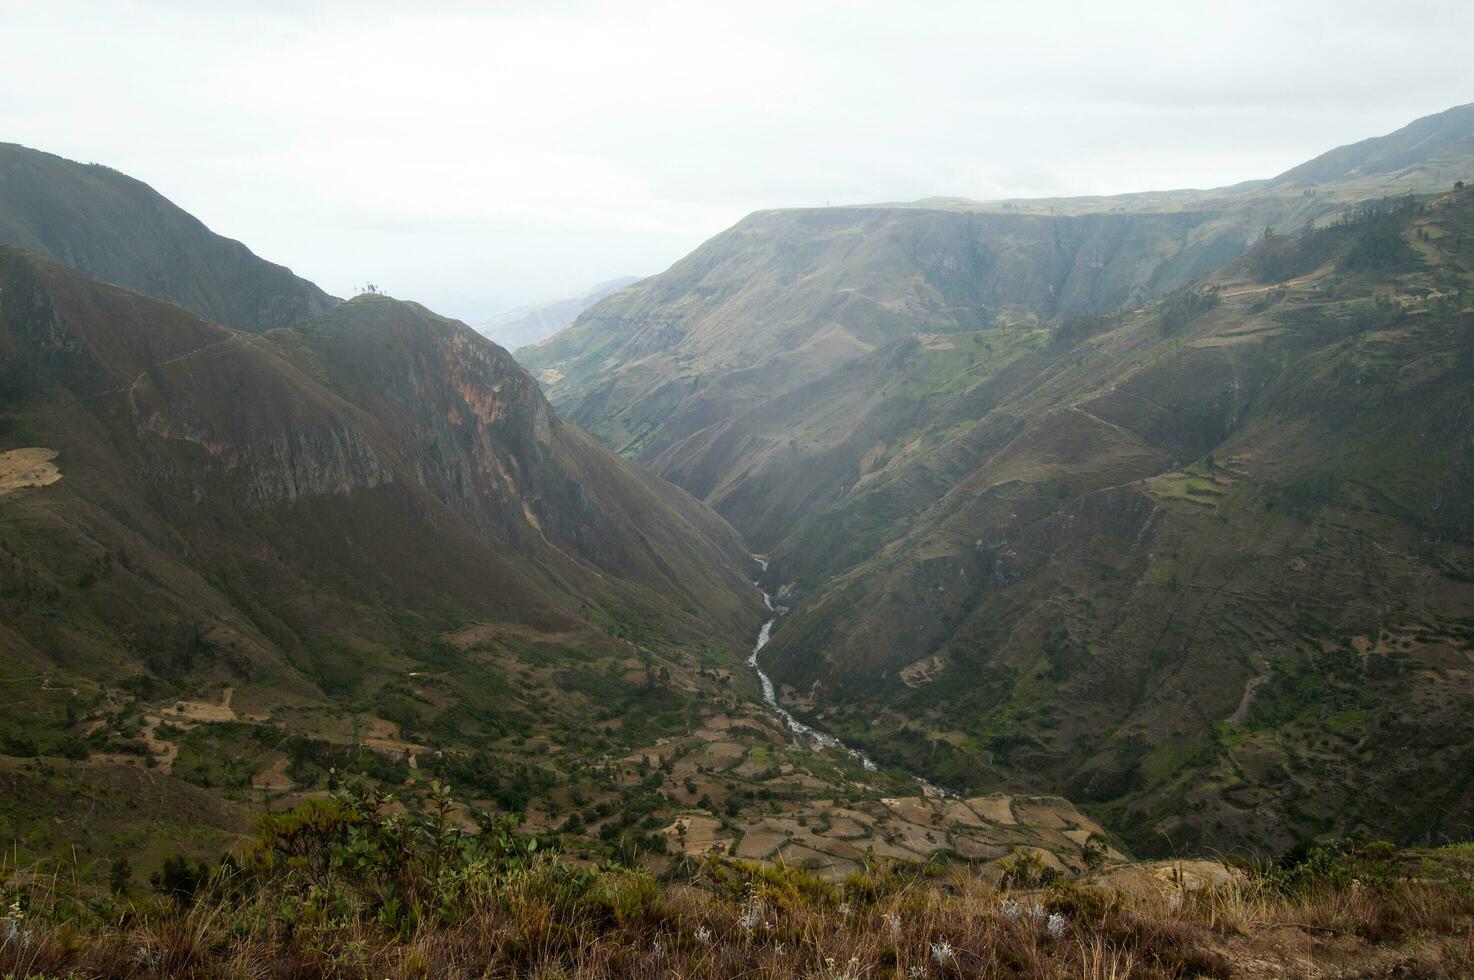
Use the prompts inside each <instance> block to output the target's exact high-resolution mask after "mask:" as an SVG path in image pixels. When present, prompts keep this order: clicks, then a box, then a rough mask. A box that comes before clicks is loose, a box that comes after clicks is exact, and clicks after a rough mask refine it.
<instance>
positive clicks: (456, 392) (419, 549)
mask: <svg viewBox="0 0 1474 980" xmlns="http://www.w3.org/2000/svg"><path fill="white" fill-rule="evenodd" d="M0 353H3V357H0V433H3V436H4V443H3V445H0V448H3V449H9V448H11V447H12V446H36V447H46V448H48V449H50V450H55V451H57V455H56V457H55V460H56V465H57V467H58V468H59V470H60V472H61V479H60V480H58V481H56V482H55V483H53V484H51V485H50V486H47V487H44V488H37V489H30V490H22V491H18V492H16V493H12V494H10V495H9V496H7V497H6V498H5V501H6V503H5V507H4V508H3V509H0V520H3V526H4V528H6V529H8V532H9V533H8V534H7V535H6V542H7V544H6V546H7V548H9V549H10V550H11V554H12V555H13V556H14V560H15V561H16V562H19V563H20V565H18V566H17V567H22V566H23V567H25V568H28V569H30V572H29V573H28V574H31V575H36V576H41V577H42V578H43V579H50V580H56V581H66V580H67V577H68V576H71V577H72V578H75V577H76V575H77V574H80V573H79V572H73V571H71V570H70V569H71V568H72V567H73V566H74V565H77V564H78V563H84V567H85V563H87V562H95V561H100V560H102V559H101V556H102V555H107V556H116V555H118V554H126V555H127V556H128V559H127V561H128V568H127V574H126V575H123V576H121V577H120V578H119V579H117V580H114V581H111V582H110V584H109V587H108V588H107V589H98V590H91V589H89V590H87V591H86V592H84V593H81V594H80V595H79V596H78V597H77V598H76V599H75V600H74V601H73V604H72V607H71V609H70V611H69V612H68V614H67V616H68V622H69V623H71V624H73V627H74V628H75V631H76V632H75V633H73V630H72V628H69V629H68V630H67V632H68V633H69V634H71V635H72V636H73V639H71V640H68V641H65V642H60V641H58V638H57V634H56V629H55V627H54V625H53V624H52V621H50V620H46V619H44V618H38V617H37V616H35V615H31V616H19V617H17V618H16V620H15V621H14V622H13V623H11V624H10V625H9V627H8V629H9V630H10V631H11V632H10V633H9V634H8V635H9V636H11V638H12V640H13V642H15V643H17V644H20V645H21V646H22V647H23V648H25V649H29V650H30V651H32V654H33V655H34V656H37V657H40V658H42V659H43V660H44V659H45V658H48V657H55V656H63V655H66V654H64V651H66V650H67V649H71V650H72V653H71V656H74V657H77V658H80V661H81V662H82V663H85V664H86V665H87V666H88V669H89V670H90V671H95V672H96V673H98V674H100V675H101V676H115V675H116V674H117V673H118V672H119V671H121V672H122V673H124V674H126V673H128V672H129V671H131V670H136V669H138V663H139V661H140V660H142V659H145V658H144V657H143V656H142V655H141V654H140V653H139V652H138V651H139V645H140V644H143V645H144V646H147V644H148V642H149V641H148V640H147V639H146V637H147V636H149V635H150V634H152V635H155V636H161V635H168V634H172V633H174V632H177V630H178V628H179V623H181V622H185V623H191V622H192V623H195V624H196V627H195V628H197V629H198V630H199V631H200V632H201V635H205V636H210V637H214V638H215V639H213V640H212V641H211V642H212V643H218V645H219V646H220V648H221V649H224V650H228V651H230V653H229V656H231V657H235V658H238V659H239V660H240V661H241V662H245V663H250V664H254V665H255V666H254V667H253V668H252V669H253V670H256V671H260V672H262V674H261V676H262V678H263V679H264V678H266V677H271V678H273V680H272V681H271V684H272V685H273V690H276V691H290V690H294V689H297V690H300V689H303V686H304V685H307V684H310V683H314V682H315V681H314V680H313V678H316V677H317V674H316V672H315V671H316V669H315V668H310V669H306V671H305V674H304V673H303V670H304V667H303V665H304V664H307V665H309V667H310V665H311V664H312V662H313V657H314V656H315V655H314V654H313V653H312V652H311V651H312V650H314V649H321V648H322V647H323V645H324V644H331V643H348V644H363V643H369V644H381V645H382V644H386V643H394V642H402V640H396V639H395V638H396V637H401V638H402V637H403V636H404V629H405V627H404V624H405V623H406V622H411V621H412V622H416V623H423V622H426V621H429V622H437V621H441V618H443V617H454V618H457V619H459V620H461V621H467V620H471V621H491V622H513V623H524V624H530V625H533V626H536V627H537V628H539V629H557V628H559V625H560V624H562V625H563V626H565V627H566V626H569V625H571V624H575V623H581V622H582V615H581V614H580V612H579V610H580V609H583V610H585V611H587V610H589V609H598V610H603V611H604V612H603V613H601V615H609V616H615V617H625V618H629V619H633V620H638V621H640V622H643V623H645V624H647V628H649V629H652V630H654V631H656V632H657V633H658V634H660V635H663V636H667V637H670V638H672V639H679V640H680V641H682V642H706V641H716V640H717V639H719V638H723V639H724V638H725V637H726V636H728V635H729V632H731V633H739V634H740V633H745V632H747V631H748V630H749V629H750V628H751V626H752V623H753V622H754V621H755V619H756V615H757V602H756V597H755V595H754V593H753V591H752V589H751V586H750V585H749V584H748V583H747V582H746V580H745V577H744V574H743V568H742V562H743V557H744V556H743V554H742V549H741V546H740V542H739V541H738V538H737V536H736V534H735V533H734V532H733V531H732V530H731V528H729V527H727V526H726V524H725V523H724V522H722V521H721V519H720V518H718V517H716V516H715V515H714V514H712V513H711V512H709V511H708V510H706V509H705V508H704V507H703V506H702V505H700V504H699V503H697V502H696V501H695V500H694V499H692V498H691V497H690V496H688V495H687V494H685V493H684V492H682V491H679V490H677V489H676V488H674V487H672V486H670V485H669V484H665V483H663V482H661V481H659V480H656V479H654V478H651V477H649V476H648V475H647V474H644V473H641V472H639V471H637V470H635V469H634V468H633V467H632V466H630V465H629V464H626V463H623V462H621V461H619V460H617V459H615V458H614V457H612V456H611V455H610V454H609V453H608V451H607V450H604V449H602V448H599V447H598V446H597V445H595V444H594V443H592V442H591V441H590V440H588V439H587V438H586V437H584V436H583V435H582V434H581V433H579V432H578V431H577V430H576V429H574V428H573V427H571V426H569V425H567V424H566V423H563V422H561V421H560V420H558V419H557V418H556V417H555V416H554V415H553V413H552V411H551V409H550V407H549V406H548V404H547V402H546V400H545V399H544V398H543V396H542V394H541V392H540V391H539V390H538V387H537V385H536V383H535V382H533V380H532V379H531V378H530V377H528V375H527V374H526V373H525V372H524V371H523V370H522V369H521V368H520V367H518V366H517V364H516V362H515V361H513V360H512V358H511V357H510V355H508V354H507V353H506V352H505V351H504V350H502V349H500V348H498V347H496V346H495V345H493V344H491V343H490V342H488V341H486V340H484V339H482V338H481V337H479V336H477V335H476V334H475V333H474V332H472V331H470V330H469V329H468V328H467V327H465V326H464V325H463V324H459V323H456V322H454V321H450V320H446V319H443V318H441V317H437V316H435V315H433V314H431V313H429V312H428V311H426V310H424V309H423V308H421V307H418V306H416V305H414V304H408V303H400V302H397V301H394V300H389V299H386V298H383V297H365V298H361V299H359V300H355V301H352V302H349V303H345V304H342V305H340V306H338V307H336V308H334V309H333V310H331V311H329V312H328V313H327V314H325V315H324V316H323V317H320V318H318V319H315V320H311V321H308V322H306V323H303V324H301V325H299V326H297V327H294V328H290V329H281V330H276V331H273V332H271V333H269V334H267V335H265V336H256V335H251V334H246V333H241V332H237V331H233V330H229V329H227V328H224V327H220V326H217V325H214V324H210V323H208V322H206V321H204V320H202V319H200V318H199V317H198V316H197V315H195V314H193V313H191V312H189V311H187V310H184V309H181V308H179V307H176V306H172V305H169V304H167V303H163V302H159V301H156V300H151V299H148V298H146V297H143V296H140V295H138V294H136V293H131V292H128V291H126V290H123V289H121V288H117V287H112V286H106V285H102V284H99V283H95V282H92V281H89V280H86V279H84V278H83V277H81V276H80V275H78V274H76V273H75V272H73V271H71V270H69V269H67V268H65V267H64V266H61V265H60V264H58V263H55V262H51V261H49V260H46V259H41V258H38V257H35V256H32V255H29V254H27V253H24V252H22V251H20V250H18V249H11V248H5V249H0ZM117 560H118V559H116V557H109V558H108V561H109V563H110V565H109V567H116V566H115V565H113V564H111V563H113V562H116V561H117ZM406 617H409V619H406ZM416 629H421V627H416ZM432 632H433V630H432ZM417 635H418V634H417ZM130 664H131V666H130Z"/></svg>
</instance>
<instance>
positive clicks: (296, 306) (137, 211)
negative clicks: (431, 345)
mask: <svg viewBox="0 0 1474 980" xmlns="http://www.w3.org/2000/svg"><path fill="white" fill-rule="evenodd" d="M0 245H16V246H19V247H21V248H24V249H26V250H28V251H31V252H34V253H36V254H38V255H45V256H48V257H50V258H53V259H56V260H57V261H59V262H64V263H66V264H67V265H70V266H71V267H72V268H74V269H76V270H77V271H79V272H81V273H83V274H84V275H86V276H89V277H91V278H93V279H100V280H102V281H104V282H112V283H117V284H118V285H120V286H126V287H128V288H129V289H134V290H137V291H138V292H141V293H146V294H147V295H150V296H156V297H158V298H160V299H166V300H169V301H170V302H172V303H177V304H179V305H180V306H183V307H186V308H188V309H191V310H194V311H195V312H196V313H199V314H200V315H201V316H203V317H205V318H206V319H208V320H211V321H213V322H216V323H221V324H224V325H226V326H229V327H234V328H235V329H237V330H246V331H250V332H252V333H259V332H261V331H262V330H266V329H269V328H271V327H277V326H285V325H287V324H290V323H294V322H296V321H298V320H302V319H305V318H307V317H309V316H315V315H316V314H318V313H321V312H323V311H324V310H326V309H328V308H329V307H330V306H332V305H333V304H334V303H336V302H337V300H336V299H334V298H333V297H331V296H329V295H328V294H327V293H324V292H323V291H322V290H321V289H319V288H317V287H316V286H315V285H313V284H312V283H310V282H308V281H307V280H305V279H301V278H299V277H297V276H295V275H293V274H292V272H291V270H290V269H287V268H284V267H282V266H279V265H274V264H272V263H270V262H267V261H265V260H264V259H260V258H258V257H257V256H255V255H254V254H252V252H251V250H250V249H248V248H246V246H244V245H242V244H241V243H240V242H237V241H232V240H231V239H228V238H222V237H221V236H219V235H216V234H215V233H214V232H212V231H210V229H208V228H206V227H205V226H204V224H202V223H201V222H200V221H199V220H198V219H196V218H195V217H193V216H192V215H189V214H187V213H185V212H184V211H182V210H181V209H179V208H178V207H176V206H175V205H174V204H172V203H170V202H169V201H168V200H166V199H165V198H164V197H162V196H161V195H160V194H158V193H157V192H156V191H154V190H153V188H151V187H149V186H148V185H147V184H144V183H142V182H140V181H137V180H134V179H133V178H132V177H128V176H125V175H123V174H121V173H118V172H117V171H116V170H112V169H110V168H108V167H104V166H100V165H98V164H81V163H74V162H72V161H71V160H64V159H62V158H61V157H58V156H53V155H52V154H50V153H42V152H40V151H38V150H31V149H27V148H25V147H23V146H17V145H15V144H13V143H0Z"/></svg>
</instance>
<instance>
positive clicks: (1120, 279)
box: [519, 108, 1474, 849]
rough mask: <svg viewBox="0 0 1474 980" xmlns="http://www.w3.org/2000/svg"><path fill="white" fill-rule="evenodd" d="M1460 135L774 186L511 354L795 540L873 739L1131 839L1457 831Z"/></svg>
mask: <svg viewBox="0 0 1474 980" xmlns="http://www.w3.org/2000/svg"><path fill="white" fill-rule="evenodd" d="M1471 134H1474V112H1471V111H1469V109H1467V108H1465V109H1459V110H1454V111H1452V112H1448V113H1442V114H1440V115H1438V116H1434V117H1429V119H1427V120H1419V121H1418V122H1415V123H1413V124H1412V125H1410V126H1409V127H1406V128H1405V129H1404V130H1400V131H1399V132H1398V133H1395V134H1392V135H1391V136H1388V137H1383V138H1381V140H1380V141H1370V143H1369V144H1368V143H1363V144H1356V145H1355V146H1354V147H1349V148H1343V150H1341V151H1333V152H1332V153H1330V154H1327V155H1325V156H1323V157H1321V158H1318V162H1315V161H1313V162H1312V163H1313V166H1312V165H1307V168H1308V169H1302V168H1297V169H1296V170H1292V171H1290V172H1289V173H1288V174H1286V175H1284V176H1282V177H1280V178H1276V179H1273V180H1267V181H1262V182H1255V183H1250V184H1244V185H1239V186H1236V187H1232V188H1223V189H1220V190H1217V191H1179V192H1170V193H1166V194H1141V195H1127V196H1123V197H1119V198H1093V199H1076V200H1055V201H1035V202H1028V201H1019V202H971V201H960V200H950V199H949V200H943V199H938V200H936V201H932V202H922V203H919V204H915V205H897V206H875V207H855V208H835V209H805V210H790V211H773V212H760V213H758V214H755V215H752V216H749V217H748V218H746V219H744V220H743V221H742V222H740V223H739V224H738V225H737V226H735V227H734V228H732V229H729V230H728V231H726V232H723V233H722V234H720V235H718V236H716V237H715V238H713V239H711V240H710V241H708V242H707V243H705V244H704V245H702V246H701V247H700V248H699V249H697V251H696V252H694V253H693V254H692V255H690V256H688V257H687V258H685V259H683V260H681V261H680V262H678V263H676V264H675V265H674V266H672V268H671V269H670V270H669V271H667V272H665V273H662V274H661V275H657V276H654V277H652V278H650V279H647V280H645V281H644V282H642V283H639V284H637V285H635V286H633V287H631V288H629V289H627V290H625V291H623V292H621V293H620V294H618V295H616V296H613V297H611V298H609V299H607V300H605V301H603V302H602V303H599V304H597V305H595V306H594V307H592V308H591V309H590V310H588V311H587V312H586V313H585V314H583V315H582V316H581V317H579V319H578V320H577V321H576V322H575V323H574V324H573V325H572V326H570V327H569V328H568V329H566V330H564V331H563V332H561V333H559V334H558V335H556V336H554V337H552V338H550V339H549V340H547V341H544V342H543V343H542V344H539V345H537V346H535V347H532V348H529V349H526V350H523V351H521V352H519V354H520V357H521V359H522V360H523V362H524V363H526V364H528V365H529V367H530V368H531V369H532V370H533V371H534V373H536V374H538V375H539V377H540V379H541V380H542V381H543V383H544V385H545V386H546V387H547V389H548V391H549V393H550V397H551V398H552V400H553V402H554V404H555V405H556V406H558V407H559V408H560V409H561V410H563V411H566V412H567V413H568V414H569V415H570V416H571V417H572V418H573V419H575V420H576V421H578V422H579V423H580V424H582V425H584V426H586V427H587V428H589V429H590V431H592V432H593V433H595V434H596V435H597V436H598V437H599V438H601V439H603V440H605V441H606V443H607V444H609V445H610V446H611V447H613V448H615V449H617V450H618V451H620V452H622V453H625V454H627V455H630V456H633V457H635V458H638V459H640V460H642V461H644V462H646V463H647V464H649V465H651V466H653V467H654V468H655V469H656V471H657V472H659V473H661V474H663V475H665V476H667V477H669V478H670V479H672V480H674V481H675V482H676V483H678V484H679V485H681V486H684V487H686V488H687V489H689V490H690V491H691V492H692V493H694V494H696V495H697V496H699V497H701V498H702V499H704V500H706V501H708V502H709V503H711V504H712V505H713V506H714V507H715V508H716V509H717V510H718V511H719V512H720V513H722V514H723V515H724V516H725V517H727V518H728V519H729V520H730V521H732V523H733V524H734V525H735V526H736V527H737V528H738V530H740V531H741V532H742V533H743V534H744V536H745V538H746V540H747V542H748V544H749V545H750V546H751V547H753V548H754V550H758V551H762V552H769V553H771V564H770V567H769V571H768V577H767V578H766V580H765V581H766V584H767V586H768V587H769V588H770V589H773V590H777V589H779V588H783V589H784V590H786V595H787V601H788V603H789V604H790V605H791V606H792V611H791V612H789V613H788V615H786V616H785V617H784V618H783V619H782V620H780V623H779V626H778V627H777V628H776V629H775V630H774V632H773V636H772V643H771V647H770V650H771V654H770V656H771V657H772V658H773V659H772V661H771V662H772V673H773V674H774V676H775V677H776V678H777V679H778V680H780V681H783V682H786V683H787V684H788V685H789V692H788V693H789V696H790V698H791V699H792V701H793V703H794V704H795V705H796V706H797V707H799V708H801V709H803V710H805V711H806V712H807V713H808V714H809V715H810V717H813V718H817V719H819V720H821V721H822V723H823V724H824V725H826V726H827V727H830V728H832V729H836V730H839V731H840V732H842V733H843V734H844V735H846V736H847V737H850V738H853V739H855V740H857V741H861V742H864V743H865V744H867V745H868V746H869V747H870V748H871V750H873V751H874V752H875V753H876V754H877V755H881V756H883V757H885V758H888V759H890V760H892V761H896V762H901V763H904V764H906V765H910V766H922V767H926V768H927V769H928V770H929V771H930V772H931V773H932V774H933V775H934V776H935V777H936V778H938V779H940V780H942V781H945V782H950V783H952V784H954V785H956V786H957V787H959V788H963V789H968V790H977V789H981V788H984V787H991V786H995V785H998V784H1000V783H1001V784H1004V785H1015V786H1019V787H1026V788H1029V789H1032V790H1035V791H1041V792H1063V793H1065V795H1068V796H1070V797H1071V798H1072V799H1083V800H1085V801H1090V802H1093V803H1094V804H1095V805H1096V806H1097V807H1098V808H1099V812H1101V813H1104V814H1106V815H1108V816H1109V817H1110V819H1111V825H1112V826H1113V827H1114V828H1115V829H1117V830H1119V831H1120V832H1121V833H1123V834H1126V835H1127V836H1128V839H1129V840H1130V841H1131V842H1132V843H1133V844H1134V845H1136V846H1139V847H1141V848H1144V849H1152V848H1155V847H1158V846H1161V841H1163V840H1166V839H1168V838H1170V840H1171V841H1172V842H1173V844H1174V845H1181V844H1183V843H1184V842H1189V843H1190V845H1191V844H1200V845H1204V846H1226V845H1232V844H1235V843H1240V842H1250V843H1255V844H1261V845H1262V844H1265V843H1272V844H1286V843H1289V842H1290V841H1291V840H1292V839H1293V838H1295V837H1297V836H1299V835H1303V834H1309V833H1317V832H1324V831H1326V830H1327V829H1328V828H1331V827H1336V828H1339V829H1356V828H1365V829H1370V830H1374V831H1376V832H1378V833H1384V834H1392V835H1395V836H1401V837H1406V838H1413V837H1418V836H1423V835H1431V836H1436V834H1437V833H1438V832H1439V830H1440V828H1441V827H1442V826H1444V825H1445V824H1446V823H1447V821H1449V820H1464V821H1466V822H1467V820H1469V819H1470V817H1471V816H1474V797H1471V794H1470V791H1469V786H1468V783H1467V780H1464V779H1462V777H1458V776H1457V774H1458V773H1460V772H1467V754H1466V747H1467V745H1468V744H1469V741H1470V739H1471V737H1474V731H1470V730H1469V729H1468V727H1467V723H1466V721H1465V719H1467V718H1468V717H1470V716H1471V712H1470V708H1474V704H1471V703H1470V702H1469V700H1468V696H1467V691H1468V690H1469V687H1468V685H1467V683H1466V679H1467V678H1469V677H1470V676H1474V632H1471V630H1470V628H1469V624H1470V619H1469V617H1470V615H1471V613H1474V592H1471V590H1470V586H1469V585H1468V583H1469V582H1471V581H1474V550H1471V544H1470V542H1471V540H1474V537H1471V535H1474V510H1471V509H1470V500H1471V498H1470V496H1469V495H1468V494H1467V493H1466V492H1463V491H1462V490H1461V489H1460V488H1461V487H1465V486H1467V481H1468V480H1469V478H1470V476H1471V475H1474V469H1471V467H1474V451H1471V448H1470V447H1471V446H1474V441H1471V439H1474V436H1471V433H1474V416H1471V415H1470V411H1471V409H1470V404H1471V403H1470V394H1469V393H1470V391H1474V376H1471V375H1470V374H1469V370H1470V366H1471V365H1474V349H1471V348H1470V347H1469V343H1470V337H1474V319H1471V316H1474V253H1471V251H1470V248H1471V243H1474V239H1471V237H1470V234H1469V229H1470V228H1474V199H1471V198H1469V197H1468V196H1467V194H1465V193H1460V194H1449V193H1447V192H1448V191H1449V190H1450V188H1451V187H1452V186H1453V182H1454V180H1455V179H1458V178H1460V177H1462V178H1463V179H1466V180H1468V179H1469V178H1470V177H1474V141H1471V139H1470V136H1471ZM1297 172H1298V176H1296V175H1297ZM1412 191H1415V192H1419V193H1424V194H1427V193H1431V192H1435V191H1441V192H1444V194H1443V196H1441V197H1438V198H1435V199H1433V200H1432V201H1431V203H1414V204H1413V205H1410V206H1403V205H1397V206H1393V207H1389V208H1386V209H1383V210H1379V211H1374V212H1370V213H1367V212H1362V211H1353V212H1352V214H1351V216H1350V218H1349V220H1347V221H1346V222H1345V223H1342V219H1341V217H1340V216H1341V215H1343V214H1344V213H1345V212H1346V211H1347V209H1348V207H1350V206H1353V205H1356V204H1358V203H1360V202H1363V201H1366V200H1367V199H1371V198H1379V197H1381V196H1382V195H1383V194H1401V193H1404V192H1412ZM1312 221H1315V222H1318V224H1319V225H1320V226H1321V229H1320V230H1319V231H1314V232H1307V231H1306V230H1305V229H1306V226H1307V224H1308V223H1309V222H1312ZM1266 227H1275V228H1279V229H1281V231H1282V232H1286V231H1288V232H1291V234H1289V235H1286V234H1283V233H1282V234H1277V235H1271V236H1269V237H1267V238H1266V236H1265V228H1266ZM1251 249H1253V251H1252V252H1250V250H1251ZM1246 253H1249V254H1248V256H1247V258H1245V254H1246ZM1235 263H1237V264H1235ZM1194 285H1195V288H1196V289H1197V291H1196V292H1194V291H1192V290H1189V289H1185V288H1184V287H1187V286H1194ZM1118 311H1119V312H1118ZM1445 672H1447V673H1445ZM1455 675H1456V676H1457V677H1458V678H1461V679H1460V680H1457V681H1452V680H1451V678H1453V677H1454V676H1455ZM1409 704H1417V705H1418V706H1419V707H1418V709H1417V711H1416V712H1413V713H1411V714H1409V713H1408V712H1406V711H1404V710H1403V709H1404V706H1406V705H1409ZM1408 746H1412V747H1414V748H1412V749H1409V748H1408ZM1407 786H1416V787H1417V790H1416V792H1413V793H1407V792H1404V791H1403V789H1405V787H1407ZM1399 787H1402V788H1403V789H1400V788H1399ZM1266 813H1272V814H1273V819H1265V814H1266ZM1163 835H1165V836H1163Z"/></svg>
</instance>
